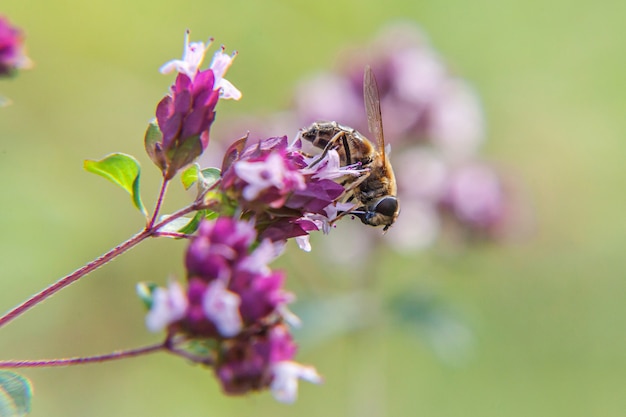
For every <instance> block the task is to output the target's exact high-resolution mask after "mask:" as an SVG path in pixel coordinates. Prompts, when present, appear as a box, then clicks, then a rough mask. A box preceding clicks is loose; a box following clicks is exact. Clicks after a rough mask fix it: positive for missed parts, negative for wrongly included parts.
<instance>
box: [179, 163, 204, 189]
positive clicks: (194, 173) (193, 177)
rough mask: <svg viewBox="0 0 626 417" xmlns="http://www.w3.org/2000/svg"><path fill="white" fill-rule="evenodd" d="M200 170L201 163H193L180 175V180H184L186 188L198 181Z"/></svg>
mask: <svg viewBox="0 0 626 417" xmlns="http://www.w3.org/2000/svg"><path fill="white" fill-rule="evenodd" d="M198 172H200V165H198V164H193V165H192V166H190V167H189V168H187V169H186V170H184V171H183V174H182V175H181V176H180V180H181V181H182V183H183V187H185V190H188V189H190V188H191V186H192V185H193V184H194V183H195V182H196V181H198Z"/></svg>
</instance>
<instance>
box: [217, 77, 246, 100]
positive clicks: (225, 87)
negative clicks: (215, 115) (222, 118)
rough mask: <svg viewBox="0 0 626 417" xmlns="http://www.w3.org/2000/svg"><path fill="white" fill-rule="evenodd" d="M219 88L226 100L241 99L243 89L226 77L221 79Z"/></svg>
mask: <svg viewBox="0 0 626 417" xmlns="http://www.w3.org/2000/svg"><path fill="white" fill-rule="evenodd" d="M219 88H220V98H222V99H224V100H239V99H240V98H241V91H239V90H238V89H237V87H235V86H234V85H233V84H232V83H231V82H230V81H228V80H227V79H225V78H222V79H221V80H220V83H219Z"/></svg>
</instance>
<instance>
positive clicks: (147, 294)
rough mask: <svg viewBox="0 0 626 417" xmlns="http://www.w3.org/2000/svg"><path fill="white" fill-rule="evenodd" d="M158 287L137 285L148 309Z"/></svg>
mask: <svg viewBox="0 0 626 417" xmlns="http://www.w3.org/2000/svg"><path fill="white" fill-rule="evenodd" d="M157 288H158V285H156V284H155V283H154V282H138V283H137V286H136V287H135V290H136V291H137V295H138V296H139V299H140V300H141V301H142V302H143V305H144V306H145V307H146V309H148V310H150V309H151V308H152V303H153V301H154V297H153V295H154V290H156V289H157ZM0 415H2V414H0Z"/></svg>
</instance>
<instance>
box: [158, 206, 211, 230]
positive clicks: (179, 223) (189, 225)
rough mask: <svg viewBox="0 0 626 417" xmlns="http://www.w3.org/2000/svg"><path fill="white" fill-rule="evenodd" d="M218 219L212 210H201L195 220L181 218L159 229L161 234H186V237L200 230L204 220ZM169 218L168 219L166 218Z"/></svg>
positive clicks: (194, 217)
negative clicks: (199, 227)
mask: <svg viewBox="0 0 626 417" xmlns="http://www.w3.org/2000/svg"><path fill="white" fill-rule="evenodd" d="M217 217H218V214H217V213H216V212H214V211H211V210H200V211H197V212H196V214H195V215H194V216H193V218H191V219H190V218H189V217H179V218H178V219H175V220H172V221H171V222H170V223H168V224H166V225H164V226H163V227H161V228H160V229H159V232H166V233H184V234H186V235H191V234H193V233H194V232H195V231H196V230H198V226H199V225H200V222H201V221H202V220H203V219H206V220H213V219H216V218H217ZM164 218H167V217H164Z"/></svg>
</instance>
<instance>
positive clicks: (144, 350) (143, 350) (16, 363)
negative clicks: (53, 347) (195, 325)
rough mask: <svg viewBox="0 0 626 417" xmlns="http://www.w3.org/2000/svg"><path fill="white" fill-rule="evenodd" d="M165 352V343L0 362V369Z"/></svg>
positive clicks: (83, 362)
mask: <svg viewBox="0 0 626 417" xmlns="http://www.w3.org/2000/svg"><path fill="white" fill-rule="evenodd" d="M161 350H167V346H166V342H160V343H157V344H155V345H148V346H143V347H139V348H135V349H127V350H116V351H114V352H111V353H106V354H104V355H95V356H85V357H76V358H64V359H41V360H25V361H20V360H6V361H0V369H2V368H49V367H52V366H69V365H83V364H87V363H98V362H107V361H112V360H117V359H125V358H131V357H134V356H140V355H147V354H149V353H154V352H158V351H161Z"/></svg>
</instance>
